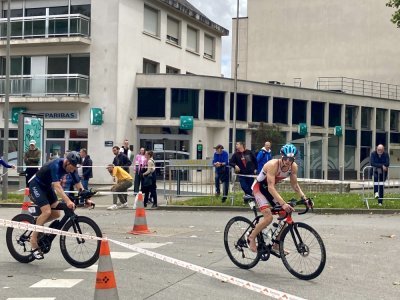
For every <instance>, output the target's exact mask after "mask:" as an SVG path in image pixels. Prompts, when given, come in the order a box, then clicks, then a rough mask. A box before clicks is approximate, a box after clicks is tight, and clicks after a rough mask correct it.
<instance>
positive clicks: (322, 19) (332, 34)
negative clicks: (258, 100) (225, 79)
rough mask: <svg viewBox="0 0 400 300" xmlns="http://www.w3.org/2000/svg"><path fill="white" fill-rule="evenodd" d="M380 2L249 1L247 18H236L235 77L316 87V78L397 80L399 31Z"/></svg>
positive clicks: (354, 0)
mask: <svg viewBox="0 0 400 300" xmlns="http://www.w3.org/2000/svg"><path fill="white" fill-rule="evenodd" d="M385 3H386V1H375V0H349V1H342V0H332V1H323V0H308V1H306V2H304V1H296V0H282V1H274V0H251V1H248V2H247V6H248V9H247V14H248V17H247V18H241V19H240V27H239V28H240V33H239V59H238V61H239V68H238V78H240V79H244V80H254V81H261V82H268V81H277V82H280V83H285V84H286V85H296V86H300V85H301V86H302V87H307V88H317V82H318V78H319V77H348V78H357V79H361V80H366V81H374V82H379V83H387V84H394V85H399V84H400V81H399V76H398V75H399V74H398V70H399V69H400V55H399V49H400V39H399V34H400V31H399V29H398V28H396V26H395V25H394V24H393V23H392V22H391V21H390V19H391V14H392V13H393V11H394V10H393V9H392V8H388V7H386V6H385ZM232 33H233V34H235V28H233V29H232ZM234 39H235V37H233V40H234ZM233 51H234V49H233ZM232 53H234V52H232ZM233 58H234V56H233V55H232V60H233ZM232 66H234V64H233V63H232ZM232 74H234V73H233V69H232Z"/></svg>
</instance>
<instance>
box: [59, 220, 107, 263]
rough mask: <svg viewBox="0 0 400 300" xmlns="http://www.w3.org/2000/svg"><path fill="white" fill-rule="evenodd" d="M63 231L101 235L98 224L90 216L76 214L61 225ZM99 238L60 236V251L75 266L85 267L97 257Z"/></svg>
mask: <svg viewBox="0 0 400 300" xmlns="http://www.w3.org/2000/svg"><path fill="white" fill-rule="evenodd" d="M63 230H64V231H68V232H73V233H80V234H86V235H90V236H97V237H102V233H101V230H100V228H99V226H98V225H97V224H96V223H95V222H94V221H93V220H92V219H90V218H88V217H85V216H77V217H76V218H75V219H74V220H72V219H70V220H69V221H68V222H67V223H66V224H65V225H64V227H63ZM100 243H101V241H100V240H95V239H85V238H78V237H67V236H64V235H62V236H60V248H61V253H62V255H63V256H64V258H65V260H66V261H67V262H68V263H70V264H71V265H72V266H74V267H76V268H87V267H90V266H91V265H93V264H94V263H95V262H96V261H97V260H98V259H99V252H100Z"/></svg>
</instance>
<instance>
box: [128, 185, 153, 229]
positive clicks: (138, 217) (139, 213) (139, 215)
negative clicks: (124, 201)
mask: <svg viewBox="0 0 400 300" xmlns="http://www.w3.org/2000/svg"><path fill="white" fill-rule="evenodd" d="M137 198H138V199H137V203H136V213H135V222H134V224H133V228H132V230H131V231H129V232H128V233H131V234H144V233H150V230H149V229H148V228H147V221H146V210H145V209H144V204H143V194H142V192H139V193H138V194H137Z"/></svg>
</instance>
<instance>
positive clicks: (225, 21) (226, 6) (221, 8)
mask: <svg viewBox="0 0 400 300" xmlns="http://www.w3.org/2000/svg"><path fill="white" fill-rule="evenodd" d="M188 1H189V2H190V3H191V4H192V5H194V6H195V7H196V8H197V9H198V10H200V11H201V12H202V13H203V14H204V15H206V16H207V17H208V18H209V19H210V20H211V21H213V22H214V23H217V24H218V25H221V26H222V27H224V28H226V29H228V30H229V36H225V37H222V58H221V59H222V70H221V73H222V74H224V76H225V77H231V48H232V18H236V4H237V0H188ZM239 3H240V7H239V16H240V17H243V16H247V0H240V1H239Z"/></svg>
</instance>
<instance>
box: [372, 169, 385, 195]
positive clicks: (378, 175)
mask: <svg viewBox="0 0 400 300" xmlns="http://www.w3.org/2000/svg"><path fill="white" fill-rule="evenodd" d="M385 180H386V173H384V172H382V171H381V172H374V194H375V193H378V195H379V198H378V203H382V202H383V192H384V187H385Z"/></svg>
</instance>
